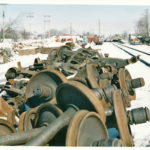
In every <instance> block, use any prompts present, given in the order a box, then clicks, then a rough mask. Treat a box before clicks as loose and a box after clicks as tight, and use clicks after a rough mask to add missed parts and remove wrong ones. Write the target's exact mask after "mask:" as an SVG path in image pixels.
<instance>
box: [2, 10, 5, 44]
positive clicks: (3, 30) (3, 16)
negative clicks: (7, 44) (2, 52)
mask: <svg viewBox="0 0 150 150" xmlns="http://www.w3.org/2000/svg"><path fill="white" fill-rule="evenodd" d="M2 19H3V25H2V26H3V27H2V34H3V42H4V40H5V23H4V21H5V11H4V10H3V14H2Z"/></svg>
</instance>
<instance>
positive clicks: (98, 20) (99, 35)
mask: <svg viewBox="0 0 150 150" xmlns="http://www.w3.org/2000/svg"><path fill="white" fill-rule="evenodd" d="M98 36H99V37H100V20H98Z"/></svg>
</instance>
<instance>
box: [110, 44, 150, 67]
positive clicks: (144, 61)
mask: <svg viewBox="0 0 150 150" xmlns="http://www.w3.org/2000/svg"><path fill="white" fill-rule="evenodd" d="M112 44H113V45H114V46H116V47H117V48H119V49H120V50H122V51H124V52H125V53H127V54H129V55H131V56H137V55H134V54H133V53H131V52H130V50H131V47H128V46H124V45H122V46H124V47H126V48H122V47H120V46H119V45H118V44H114V43H112ZM127 48H128V50H127ZM136 51H139V50H137V49H136ZM141 53H142V51H141ZM145 53H146V52H143V54H145ZM145 55H150V54H149V53H146V54H145ZM139 61H140V62H141V63H143V64H144V65H146V66H147V67H150V62H148V61H146V60H144V59H141V58H140V59H139Z"/></svg>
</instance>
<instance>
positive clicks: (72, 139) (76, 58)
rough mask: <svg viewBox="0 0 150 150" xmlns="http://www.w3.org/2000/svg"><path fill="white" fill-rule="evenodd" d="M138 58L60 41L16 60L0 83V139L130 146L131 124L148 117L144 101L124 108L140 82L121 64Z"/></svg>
mask: <svg viewBox="0 0 150 150" xmlns="http://www.w3.org/2000/svg"><path fill="white" fill-rule="evenodd" d="M137 61H138V57H136V56H133V57H131V58H130V59H119V58H111V57H107V56H106V55H105V57H104V56H103V55H102V54H99V52H98V51H96V50H93V49H91V48H88V49H83V48H81V49H78V50H77V51H73V50H72V48H71V47H69V46H61V47H59V48H54V49H51V50H50V51H49V55H48V58H47V59H46V60H40V59H39V58H36V59H35V61H34V64H33V65H31V66H28V67H26V68H24V67H23V66H22V65H21V62H18V66H17V67H12V68H9V69H8V71H7V72H6V74H5V77H6V79H7V82H6V84H4V85H1V86H0V89H1V94H3V95H2V97H0V106H1V107H0V116H1V117H3V118H5V119H0V145H30V146H32V145H35V146H42V145H47V146H134V140H133V136H132V132H131V129H130V125H132V124H141V123H145V122H147V121H150V113H149V109H148V108H147V107H139V108H136V109H131V110H127V108H129V107H130V106H131V101H132V100H135V99H136V92H135V89H136V88H140V87H142V86H144V84H145V83H144V79H143V78H135V79H132V77H131V75H130V73H129V71H128V70H127V69H126V66H127V65H130V64H132V63H136V62H137ZM70 75H73V76H72V77H70ZM68 76H69V77H68ZM16 118H18V120H17V119H16Z"/></svg>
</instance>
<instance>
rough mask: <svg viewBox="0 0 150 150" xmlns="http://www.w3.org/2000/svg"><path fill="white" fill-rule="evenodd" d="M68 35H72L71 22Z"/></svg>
mask: <svg viewBox="0 0 150 150" xmlns="http://www.w3.org/2000/svg"><path fill="white" fill-rule="evenodd" d="M70 35H72V23H70Z"/></svg>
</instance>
